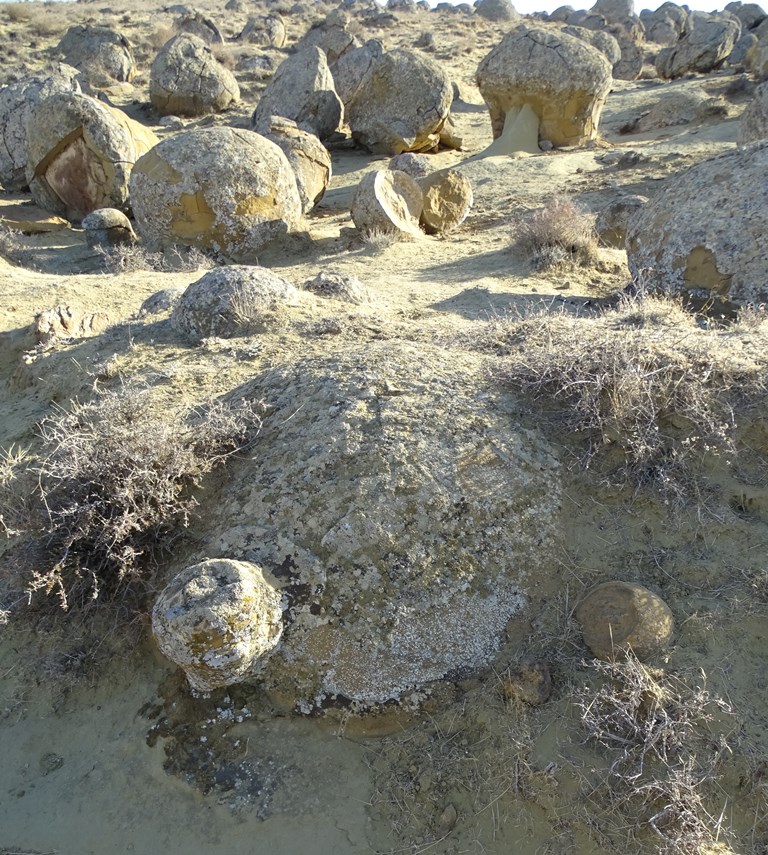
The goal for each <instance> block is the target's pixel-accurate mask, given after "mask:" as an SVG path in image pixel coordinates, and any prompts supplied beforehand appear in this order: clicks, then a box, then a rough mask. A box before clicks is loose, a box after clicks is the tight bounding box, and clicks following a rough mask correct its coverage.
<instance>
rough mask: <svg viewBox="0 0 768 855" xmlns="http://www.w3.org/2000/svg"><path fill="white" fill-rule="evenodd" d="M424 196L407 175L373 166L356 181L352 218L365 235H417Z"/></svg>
mask: <svg viewBox="0 0 768 855" xmlns="http://www.w3.org/2000/svg"><path fill="white" fill-rule="evenodd" d="M423 205H424V198H423V194H422V192H421V188H420V187H419V185H418V184H417V183H416V182H415V181H414V179H413V178H411V177H410V175H406V174H405V173H404V172H398V171H397V170H394V171H393V170H389V169H376V170H374V171H373V172H369V173H368V174H367V175H366V176H365V178H363V180H362V181H361V182H360V184H359V185H358V187H357V190H356V191H355V195H354V197H353V199H352V209H351V211H352V221H353V222H354V224H355V226H357V228H358V229H359V230H360V231H361V232H363V233H367V234H371V233H376V232H382V233H386V234H400V235H411V236H415V235H419V234H420V233H421V232H420V230H419V218H420V217H421V212H422V208H423Z"/></svg>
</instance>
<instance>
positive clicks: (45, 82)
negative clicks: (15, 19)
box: [0, 65, 80, 191]
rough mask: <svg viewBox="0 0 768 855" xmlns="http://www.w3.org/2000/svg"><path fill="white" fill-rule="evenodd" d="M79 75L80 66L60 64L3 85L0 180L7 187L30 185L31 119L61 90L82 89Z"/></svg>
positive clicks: (0, 122)
mask: <svg viewBox="0 0 768 855" xmlns="http://www.w3.org/2000/svg"><path fill="white" fill-rule="evenodd" d="M76 77H77V70H76V69H74V68H72V67H71V66H66V65H60V66H58V67H57V68H54V69H51V70H49V71H42V72H38V73H37V74H30V75H28V76H26V77H22V78H21V80H18V81H17V82H16V83H11V84H10V85H8V86H4V87H3V88H2V89H0V184H2V185H3V187H4V188H5V189H6V190H10V191H15V190H23V189H24V188H25V187H26V186H27V175H26V170H27V122H28V121H29V119H30V118H31V116H32V114H33V113H34V112H35V109H36V107H37V105H38V104H39V103H40V101H44V100H45V99H46V98H50V96H51V95H55V94H56V93H57V92H75V93H79V92H80V84H79V83H78V82H77V80H76Z"/></svg>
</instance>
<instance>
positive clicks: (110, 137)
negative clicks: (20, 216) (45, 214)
mask: <svg viewBox="0 0 768 855" xmlns="http://www.w3.org/2000/svg"><path fill="white" fill-rule="evenodd" d="M156 142H157V137H156V136H155V135H154V134H153V133H152V131H150V130H149V129H148V128H145V127H144V126H143V125H140V124H139V123H138V122H135V121H133V120H132V119H129V118H128V116H126V115H125V113H123V112H121V111H120V110H117V109H115V108H114V107H109V106H107V105H106V104H104V103H102V102H101V101H97V100H96V99H95V98H90V97H89V96H88V95H77V94H74V93H69V92H62V93H59V94H57V95H52V96H51V97H50V98H47V99H46V100H45V101H41V102H40V103H39V104H38V105H37V107H36V109H35V111H34V113H33V114H32V116H31V117H30V119H29V122H28V123H27V167H26V168H27V182H28V184H29V188H30V191H31V193H32V198H33V199H34V200H35V202H36V203H37V204H38V205H40V207H42V208H45V209H46V210H48V211H53V212H54V213H57V214H64V215H65V216H67V217H68V218H69V219H71V220H80V219H82V218H83V217H84V216H85V215H86V214H89V213H90V212H91V211H95V210H96V209H97V208H118V209H124V208H125V207H126V206H127V202H128V181H129V179H130V175H131V169H132V167H133V165H134V163H135V162H136V160H138V158H139V157H141V155H143V154H144V153H145V152H147V151H149V149H150V148H152V146H153V145H155V143H156Z"/></svg>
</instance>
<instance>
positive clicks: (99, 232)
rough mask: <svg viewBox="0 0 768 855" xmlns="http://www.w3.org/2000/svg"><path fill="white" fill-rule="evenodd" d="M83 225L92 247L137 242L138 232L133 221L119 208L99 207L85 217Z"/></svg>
mask: <svg viewBox="0 0 768 855" xmlns="http://www.w3.org/2000/svg"><path fill="white" fill-rule="evenodd" d="M80 225H81V227H82V228H83V229H84V231H85V239H86V241H87V243H88V246H90V247H102V248H104V249H109V248H110V247H115V246H122V245H125V244H132V243H136V240H137V238H136V234H135V232H134V231H133V226H132V225H131V221H130V220H129V219H128V217H126V216H125V214H124V213H123V212H122V211H118V210H117V208H99V209H98V210H96V211H91V213H90V214H88V216H87V217H84V218H83V221H82V223H81V224H80Z"/></svg>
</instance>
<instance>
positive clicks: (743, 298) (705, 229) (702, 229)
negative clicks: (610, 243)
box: [627, 141, 768, 307]
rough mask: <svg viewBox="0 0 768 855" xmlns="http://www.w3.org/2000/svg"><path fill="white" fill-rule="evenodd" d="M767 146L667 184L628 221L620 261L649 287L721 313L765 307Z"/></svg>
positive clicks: (716, 160)
mask: <svg viewBox="0 0 768 855" xmlns="http://www.w3.org/2000/svg"><path fill="white" fill-rule="evenodd" d="M766 175H768V141H766V142H760V143H753V144H751V145H749V146H745V147H744V148H741V149H734V150H733V151H729V152H726V153H725V154H722V155H719V156H717V157H713V158H711V159H709V160H705V161H703V162H701V163H698V164H696V165H695V166H692V167H691V168H690V169H688V170H686V171H685V172H682V173H680V174H678V175H675V176H674V177H672V178H669V179H668V180H666V181H665V182H664V184H663V185H662V186H661V187H660V188H659V190H657V192H656V194H655V195H654V196H653V197H652V198H651V200H650V201H649V202H648V203H647V204H646V205H644V206H643V208H641V209H640V211H638V213H637V214H635V215H634V216H633V217H632V218H631V219H630V221H629V224H628V227H627V256H628V261H629V268H630V270H631V271H632V274H633V275H634V276H642V277H643V281H644V282H646V283H647V285H648V286H649V287H650V288H654V289H657V290H658V291H660V292H662V293H669V294H674V295H679V294H682V295H684V296H687V297H689V298H693V299H694V300H696V301H699V300H701V301H703V302H704V303H706V304H714V306H715V307H718V306H720V307H722V306H723V305H724V304H725V305H726V306H727V304H731V305H735V306H745V305H748V304H758V303H764V302H766V301H767V300H768V254H766V253H765V252H763V251H762V250H761V247H763V246H764V244H765V235H766V233H768V206H766V204H765V200H766V194H767V193H768V183H767V179H766Z"/></svg>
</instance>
